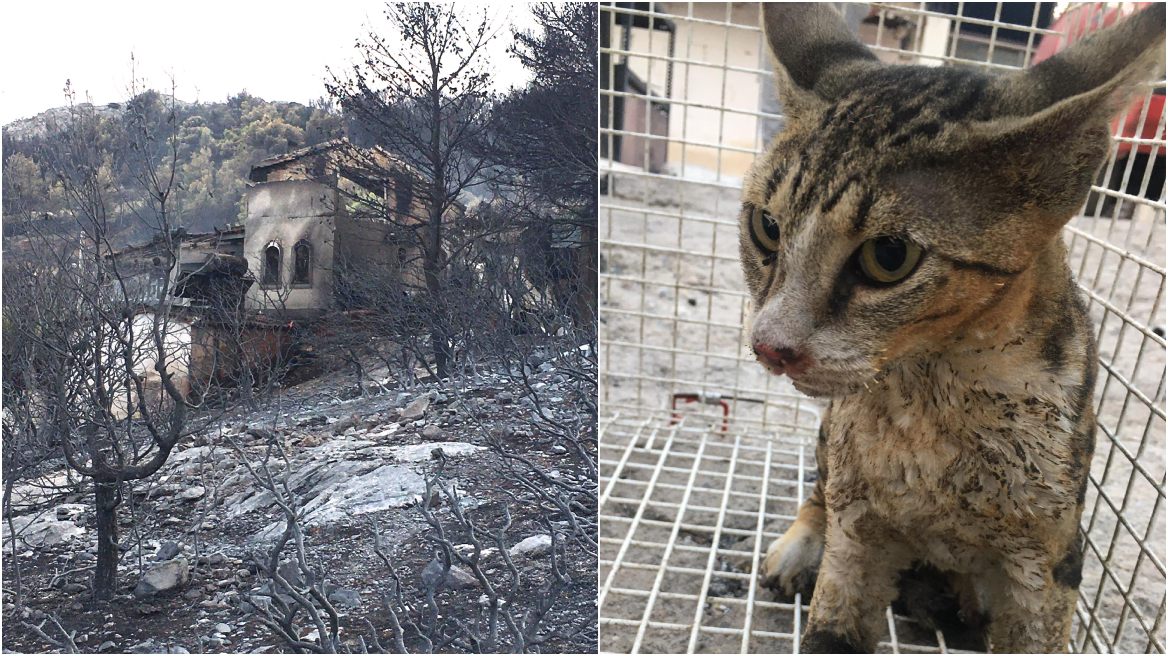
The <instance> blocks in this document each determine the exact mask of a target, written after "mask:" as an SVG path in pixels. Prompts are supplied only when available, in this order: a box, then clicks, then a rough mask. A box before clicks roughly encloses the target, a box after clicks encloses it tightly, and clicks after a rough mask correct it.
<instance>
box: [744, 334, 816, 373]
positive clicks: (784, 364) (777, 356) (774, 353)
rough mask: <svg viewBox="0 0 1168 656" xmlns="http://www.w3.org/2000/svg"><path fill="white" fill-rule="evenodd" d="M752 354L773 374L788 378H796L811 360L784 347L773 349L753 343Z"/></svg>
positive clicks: (798, 352) (803, 354) (805, 355)
mask: <svg viewBox="0 0 1168 656" xmlns="http://www.w3.org/2000/svg"><path fill="white" fill-rule="evenodd" d="M754 354H755V355H756V356H758V358H759V359H760V360H763V361H764V362H765V363H766V364H768V365H770V366H771V369H773V370H774V372H775V373H777V374H787V375H788V376H798V375H799V374H801V373H803V372H804V371H805V370H806V369H807V367H808V366H809V365H810V364H811V358H809V357H807V354H806V353H802V352H800V351H796V350H795V349H792V348H788V347H786V346H780V347H778V348H775V347H772V346H767V345H766V344H762V343H760V342H755V343H754Z"/></svg>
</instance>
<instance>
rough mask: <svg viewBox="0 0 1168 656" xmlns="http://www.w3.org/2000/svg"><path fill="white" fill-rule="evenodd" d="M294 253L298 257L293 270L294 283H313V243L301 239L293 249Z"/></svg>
mask: <svg viewBox="0 0 1168 656" xmlns="http://www.w3.org/2000/svg"><path fill="white" fill-rule="evenodd" d="M292 254H293V257H295V258H296V261H295V268H293V270H292V284H293V285H311V284H312V244H310V243H308V242H307V241H301V242H299V243H297V244H296V248H294V249H292Z"/></svg>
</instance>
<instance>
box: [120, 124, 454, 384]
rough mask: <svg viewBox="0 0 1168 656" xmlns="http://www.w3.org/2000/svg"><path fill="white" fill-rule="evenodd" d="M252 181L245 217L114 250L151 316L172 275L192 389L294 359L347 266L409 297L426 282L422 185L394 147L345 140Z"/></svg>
mask: <svg viewBox="0 0 1168 656" xmlns="http://www.w3.org/2000/svg"><path fill="white" fill-rule="evenodd" d="M249 180H250V183H251V184H250V185H249V186H248V189H247V191H246V192H245V197H244V201H245V205H246V218H245V219H244V222H243V224H242V225H237V226H233V227H228V228H225V229H221V230H215V231H213V232H208V233H197V234H195V233H186V232H184V231H182V230H178V231H176V232H174V233H172V235H171V239H170V240H169V243H163V241H164V240H160V239H156V240H154V241H152V242H148V243H146V244H140V245H136V246H131V247H128V248H125V249H122V250H121V251H119V252H117V253H115V254H114V255H113V256H112V259H113V260H114V261H115V263H116V266H118V267H119V268H121V269H122V270H123V271H124V273H125V277H126V280H127V282H126V285H125V288H126V290H127V292H126V293H128V294H130V295H132V296H133V297H134V299H136V300H137V302H138V305H140V306H141V307H142V308H143V313H149V312H150V311H151V309H152V308H157V302H158V300H159V298H160V294H161V291H162V290H161V287H162V284H163V282H164V281H168V282H169V289H170V298H169V305H170V309H171V314H170V316H171V317H172V320H173V321H176V322H179V323H181V324H182V325H183V326H184V327H185V329H186V330H185V333H186V335H188V337H187V347H186V348H185V349H184V350H183V354H184V355H183V359H184V362H183V363H182V368H183V371H184V372H185V371H188V370H189V371H190V378H191V379H192V381H191V384H190V385H189V389H192V390H195V391H197V390H199V389H200V388H204V387H205V385H203V383H205V382H207V381H209V380H211V379H222V378H227V377H238V376H239V372H240V371H241V370H243V371H250V370H252V369H259V368H263V367H261V366H258V364H268V363H271V362H273V361H276V360H278V359H280V358H282V357H287V350H288V345H289V343H291V342H292V341H294V340H292V339H289V335H290V334H291V333H292V332H294V331H295V330H296V329H298V328H297V326H298V325H303V324H306V322H307V323H311V320H313V319H315V318H318V317H321V316H322V315H326V314H328V313H330V312H333V311H336V310H338V309H339V308H338V307H337V299H336V294H335V291H336V288H337V286H338V277H339V276H340V275H342V273H341V272H342V271H344V270H346V268H349V269H351V270H358V271H368V272H371V273H373V274H375V275H377V276H382V277H387V278H391V279H395V280H396V282H400V283H401V285H400V287H401V288H402V289H404V290H406V292H407V294H408V292H409V290H412V289H420V288H422V286H423V281H422V273H421V268H422V265H421V262H422V257H421V253H420V252H419V246H418V242H417V240H416V239H414V237H413V235H412V234H411V231H412V229H414V228H416V227H417V226H419V225H421V224H424V223H425V222H426V208H425V204H424V203H423V202H422V201H421V200H420V199H419V197H418V194H416V193H415V191H414V189H415V187H416V186H417V187H420V186H421V185H420V183H417V182H416V175H415V174H414V173H413V172H412V171H411V170H410V169H409V168H408V167H407V166H405V165H404V164H401V163H400V162H398V161H397V160H395V159H394V158H393V157H392V156H390V155H389V154H388V153H386V152H384V151H382V150H380V149H376V148H374V149H359V148H356V147H353V146H351V145H350V144H349V142H348V140H346V139H337V140H334V141H329V142H325V143H321V144H317V145H315V146H310V147H308V148H302V149H300V150H297V151H294V152H290V153H287V154H285V155H279V156H276V157H271V158H268V159H265V160H263V161H261V162H258V163H256V164H255V165H254V166H253V167H252V169H251V173H250V175H249ZM451 211H452V212H453V213H457V214H461V213H462V212H463V211H464V208H463V207H462V206H461V205H458V204H456V206H455V208H454V209H453V210H451ZM453 218H454V217H453V216H452V217H451V219H453ZM171 251H173V258H174V265H173V266H171ZM168 272H169V279H168ZM257 363H258V364H257Z"/></svg>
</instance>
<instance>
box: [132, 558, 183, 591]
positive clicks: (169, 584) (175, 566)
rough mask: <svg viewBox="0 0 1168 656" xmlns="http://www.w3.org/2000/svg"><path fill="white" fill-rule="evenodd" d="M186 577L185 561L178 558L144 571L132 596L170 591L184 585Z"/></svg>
mask: <svg viewBox="0 0 1168 656" xmlns="http://www.w3.org/2000/svg"><path fill="white" fill-rule="evenodd" d="M188 576H189V570H188V566H187V559H186V558H183V557H181V556H179V557H177V558H175V559H174V560H168V561H166V562H164V563H161V564H158V565H155V566H154V567H151V568H150V569H148V570H146V573H145V574H143V575H142V578H141V580H139V581H138V587H136V588H134V594H135V595H137V596H139V597H145V596H148V595H152V594H155V593H158V592H162V591H164V590H170V589H172V588H175V587H177V586H179V585H182V584H184V583H186V582H187V577H188Z"/></svg>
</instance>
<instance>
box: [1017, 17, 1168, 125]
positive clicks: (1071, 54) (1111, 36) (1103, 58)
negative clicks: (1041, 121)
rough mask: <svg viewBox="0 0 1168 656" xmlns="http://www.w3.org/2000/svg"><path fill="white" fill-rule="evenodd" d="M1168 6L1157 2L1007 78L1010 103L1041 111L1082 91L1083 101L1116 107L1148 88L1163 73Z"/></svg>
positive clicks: (1108, 110)
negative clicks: (1166, 9) (1167, 11)
mask: <svg viewBox="0 0 1168 656" xmlns="http://www.w3.org/2000/svg"><path fill="white" fill-rule="evenodd" d="M1164 7H1165V5H1164V3H1163V2H1154V3H1152V6H1150V7H1147V8H1145V9H1143V10H1142V11H1139V12H1137V13H1135V14H1133V15H1131V16H1129V17H1127V18H1126V19H1122V20H1120V21H1119V22H1117V23H1115V24H1114V25H1111V26H1109V27H1107V28H1105V29H1103V30H1100V31H1098V32H1095V33H1094V34H1092V35H1091V36H1090V37H1088V38H1086V39H1083V40H1081V41H1078V42H1076V43H1074V44H1073V45H1071V46H1070V47H1068V48H1067V49H1066V50H1063V51H1062V52H1060V53H1059V54H1057V55H1055V56H1054V57H1051V58H1050V59H1047V60H1045V61H1043V62H1041V63H1039V64H1037V65H1035V66H1034V67H1033V68H1030V69H1028V70H1025V71H1019V72H1018V73H1015V74H1013V75H1011V76H1009V77H1008V78H1005V80H1004V82H1005V86H1006V89H1005V91H1006V94H1005V96H1004V101H1005V104H1006V106H1007V107H1009V105H1011V104H1014V105H1016V106H1017V107H1018V108H1019V109H1022V108H1025V109H1026V110H1028V113H1036V112H1039V111H1041V110H1043V109H1046V108H1048V107H1053V106H1054V105H1056V104H1058V103H1060V102H1063V101H1066V100H1069V99H1072V98H1075V97H1080V102H1079V104H1090V105H1092V106H1095V107H1098V109H1099V111H1102V112H1104V113H1108V114H1112V113H1117V112H1118V111H1120V110H1121V109H1123V108H1124V107H1125V106H1126V105H1127V103H1128V102H1129V101H1130V100H1131V97H1132V96H1133V95H1135V94H1137V93H1143V92H1145V91H1146V87H1145V86H1144V85H1146V84H1147V83H1148V82H1151V81H1153V80H1159V79H1163V76H1164V30H1165V22H1164V16H1165V12H1164ZM1085 9H1089V7H1088V8H1085ZM1104 10H1105V9H1104ZM1052 37H1053V35H1049V36H1047V37H1046V38H1052ZM1059 38H1062V37H1059ZM1093 93H1094V95H1092V94H1093ZM1105 101H1110V104H1108V103H1107V102H1105ZM1152 120H1155V117H1153V118H1152Z"/></svg>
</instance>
